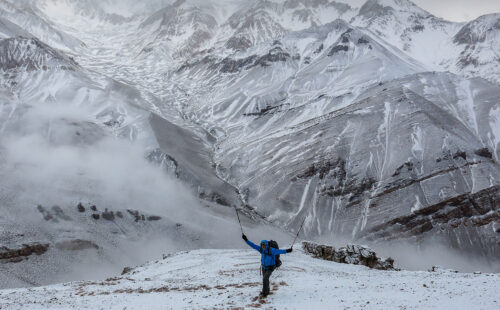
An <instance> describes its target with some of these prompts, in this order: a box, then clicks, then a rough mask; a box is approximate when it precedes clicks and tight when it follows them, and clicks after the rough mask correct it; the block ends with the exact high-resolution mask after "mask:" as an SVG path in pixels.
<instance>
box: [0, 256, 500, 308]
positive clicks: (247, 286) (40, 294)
mask: <svg viewBox="0 0 500 310" xmlns="http://www.w3.org/2000/svg"><path fill="white" fill-rule="evenodd" d="M281 259H282V261H283V265H282V267H281V268H279V269H278V270H276V271H275V272H274V273H273V275H272V276H271V295H269V296H268V297H267V298H266V299H258V297H257V296H258V293H259V292H260V289H261V285H262V284H261V275H260V274H259V267H260V262H259V253H257V252H255V251H253V250H196V251H189V252H180V253H177V254H174V255H168V256H164V257H163V259H159V260H157V261H154V262H150V263H147V264H145V265H143V266H141V267H137V268H133V269H132V270H128V271H127V272H126V273H125V274H123V275H121V276H116V277H112V278H109V279H107V280H105V281H85V282H73V283H65V284H58V285H52V286H46V287H38V288H30V289H12V290H3V291H0V303H1V304H2V309H9V310H10V309H62V308H75V307H78V308H87V307H88V308H91V309H93V308H105V309H120V310H121V309H124V308H127V309H139V308H141V309H146V308H147V309H180V308H183V309H184V308H190V309H201V308H203V309H205V308H248V309H252V308H267V307H271V308H278V309H304V308H310V307H313V308H314V309H332V308H342V307H349V308H368V309H401V308H406V309H436V308H439V309H493V308H495V307H496V306H497V305H498V302H500V301H499V300H498V294H497V288H498V286H499V285H500V276H499V275H496V274H471V273H468V274H467V273H455V272H453V271H451V270H438V271H436V272H425V271H424V272H410V271H379V270H373V269H369V268H367V267H364V266H355V265H345V264H338V263H333V262H329V261H323V260H319V259H315V258H312V257H310V256H307V255H305V254H303V253H302V252H300V251H299V250H297V249H296V250H295V251H294V252H292V253H290V254H287V255H282V258H281Z"/></svg>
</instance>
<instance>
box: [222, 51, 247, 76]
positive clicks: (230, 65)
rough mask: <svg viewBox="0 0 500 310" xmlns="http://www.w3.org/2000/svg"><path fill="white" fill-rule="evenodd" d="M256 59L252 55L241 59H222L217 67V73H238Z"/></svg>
mask: <svg viewBox="0 0 500 310" xmlns="http://www.w3.org/2000/svg"><path fill="white" fill-rule="evenodd" d="M255 59H257V56H256V55H252V56H249V57H246V58H242V59H232V58H229V57H228V58H224V59H223V60H222V62H220V63H219V64H218V65H217V66H219V67H220V69H219V71H220V72H223V73H235V72H239V71H241V70H243V69H245V68H246V67H248V66H250V65H251V64H253V63H254V61H255Z"/></svg>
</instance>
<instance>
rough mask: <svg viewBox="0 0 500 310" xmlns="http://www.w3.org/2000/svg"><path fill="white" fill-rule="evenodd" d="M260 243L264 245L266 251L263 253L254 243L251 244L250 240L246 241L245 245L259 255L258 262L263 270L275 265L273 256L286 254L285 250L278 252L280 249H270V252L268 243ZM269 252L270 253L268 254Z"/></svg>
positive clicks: (265, 241) (263, 241)
mask: <svg viewBox="0 0 500 310" xmlns="http://www.w3.org/2000/svg"><path fill="white" fill-rule="evenodd" d="M260 243H265V244H266V249H265V250H264V253H262V248H261V247H260V246H258V245H256V244H255V243H253V242H252V241H250V240H247V244H248V245H249V246H251V247H252V248H254V249H255V250H257V251H259V253H261V254H262V255H261V258H260V262H261V263H262V267H263V268H264V269H269V268H270V267H272V266H275V265H276V262H275V256H276V255H278V254H286V250H280V249H275V248H270V249H271V251H269V242H267V240H262V241H261V242H260ZM269 252H271V253H269Z"/></svg>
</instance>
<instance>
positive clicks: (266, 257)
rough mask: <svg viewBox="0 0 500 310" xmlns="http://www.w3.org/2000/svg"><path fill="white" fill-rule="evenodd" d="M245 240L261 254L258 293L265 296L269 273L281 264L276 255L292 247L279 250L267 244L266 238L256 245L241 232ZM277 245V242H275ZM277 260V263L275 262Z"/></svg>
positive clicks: (267, 288)
mask: <svg viewBox="0 0 500 310" xmlns="http://www.w3.org/2000/svg"><path fill="white" fill-rule="evenodd" d="M241 237H242V238H243V240H245V242H246V243H247V244H248V245H249V246H251V247H252V248H254V249H255V250H257V251H259V252H260V254H262V256H261V259H260V262H261V265H262V266H261V267H262V292H261V293H260V296H261V297H266V296H267V295H268V294H269V277H271V274H272V273H273V271H274V269H276V268H277V267H279V266H280V265H281V262H280V261H279V257H276V256H277V255H280V254H286V253H290V252H292V248H289V249H286V250H280V249H277V248H273V247H271V246H270V245H269V242H268V241H267V240H262V241H261V242H260V246H258V245H256V244H255V243H253V242H252V241H250V240H248V238H247V236H245V234H243V235H242V236H241ZM276 247H277V243H276ZM277 262H278V264H277Z"/></svg>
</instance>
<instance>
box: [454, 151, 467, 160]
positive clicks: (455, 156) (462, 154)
mask: <svg viewBox="0 0 500 310" xmlns="http://www.w3.org/2000/svg"><path fill="white" fill-rule="evenodd" d="M459 157H461V158H462V159H464V160H466V159H467V154H466V153H465V152H463V151H457V152H456V153H455V154H454V155H453V159H457V158H459Z"/></svg>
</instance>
